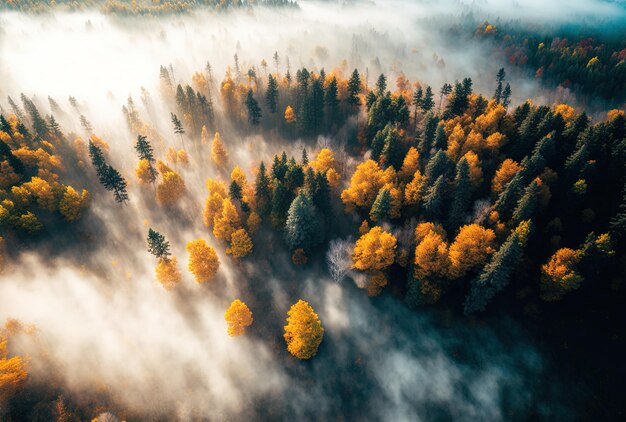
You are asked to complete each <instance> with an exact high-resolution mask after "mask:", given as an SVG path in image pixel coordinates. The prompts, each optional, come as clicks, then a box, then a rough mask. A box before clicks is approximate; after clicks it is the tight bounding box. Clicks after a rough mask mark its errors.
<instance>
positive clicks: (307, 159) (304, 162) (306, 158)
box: [302, 147, 309, 166]
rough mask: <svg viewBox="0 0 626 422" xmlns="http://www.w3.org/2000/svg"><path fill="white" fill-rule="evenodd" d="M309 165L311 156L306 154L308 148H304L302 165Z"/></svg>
mask: <svg viewBox="0 0 626 422" xmlns="http://www.w3.org/2000/svg"><path fill="white" fill-rule="evenodd" d="M308 164H309V155H308V154H307V152H306V147H302V165H303V166H307V165H308Z"/></svg>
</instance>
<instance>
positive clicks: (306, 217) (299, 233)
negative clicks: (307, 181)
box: [285, 192, 322, 251]
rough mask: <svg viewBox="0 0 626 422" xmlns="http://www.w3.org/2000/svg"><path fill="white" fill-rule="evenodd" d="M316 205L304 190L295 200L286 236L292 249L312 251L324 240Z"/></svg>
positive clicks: (289, 213)
mask: <svg viewBox="0 0 626 422" xmlns="http://www.w3.org/2000/svg"><path fill="white" fill-rule="evenodd" d="M316 214H317V213H316V210H315V206H314V205H313V203H312V202H311V200H310V199H309V197H308V196H307V195H305V194H304V193H303V192H301V193H300V194H298V196H297V197H296V198H295V199H294V200H293V202H292V203H291V206H290V207H289V212H288V216H287V223H286V225H285V228H286V232H285V234H286V238H287V243H288V245H289V247H290V248H291V249H292V250H295V249H299V248H302V249H304V250H305V251H310V250H311V249H312V248H313V247H315V246H316V245H318V244H319V243H320V241H321V240H322V237H321V234H322V233H321V231H320V227H319V222H318V218H317V215H316Z"/></svg>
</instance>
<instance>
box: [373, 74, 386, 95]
mask: <svg viewBox="0 0 626 422" xmlns="http://www.w3.org/2000/svg"><path fill="white" fill-rule="evenodd" d="M376 91H377V92H376V93H377V94H378V95H379V96H382V95H385V91H387V77H386V76H385V74H384V73H381V74H380V76H379V77H378V80H377V81H376Z"/></svg>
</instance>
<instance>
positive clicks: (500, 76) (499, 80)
mask: <svg viewBox="0 0 626 422" xmlns="http://www.w3.org/2000/svg"><path fill="white" fill-rule="evenodd" d="M505 77H506V73H505V72H504V68H503V67H502V68H500V70H498V74H497V75H496V84H497V85H496V91H495V93H494V94H493V99H494V100H496V103H500V102H501V100H502V90H503V89H502V82H504V78H505Z"/></svg>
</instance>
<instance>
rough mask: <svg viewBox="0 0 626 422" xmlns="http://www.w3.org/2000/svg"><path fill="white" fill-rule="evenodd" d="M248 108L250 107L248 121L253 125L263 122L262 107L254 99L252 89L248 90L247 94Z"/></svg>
mask: <svg viewBox="0 0 626 422" xmlns="http://www.w3.org/2000/svg"><path fill="white" fill-rule="evenodd" d="M246 108H247V109H248V122H249V123H250V124H251V125H253V126H256V125H258V124H259V123H260V122H261V108H260V107H259V103H257V101H256V100H255V99H254V95H253V92H252V89H249V90H248V95H247V96H246Z"/></svg>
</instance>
